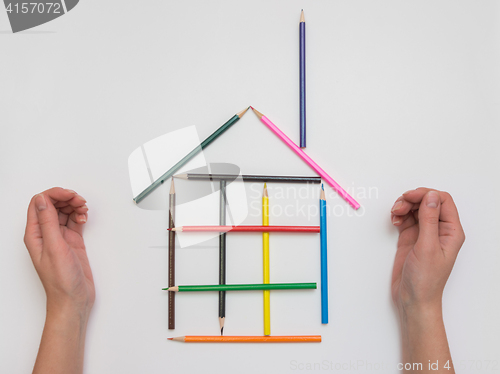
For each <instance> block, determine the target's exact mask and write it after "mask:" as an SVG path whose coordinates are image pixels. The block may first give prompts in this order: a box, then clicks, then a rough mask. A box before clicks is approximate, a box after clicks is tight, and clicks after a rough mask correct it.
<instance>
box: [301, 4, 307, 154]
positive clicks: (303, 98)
mask: <svg viewBox="0 0 500 374" xmlns="http://www.w3.org/2000/svg"><path fill="white" fill-rule="evenodd" d="M299 61H300V62H299V64H300V68H299V70H300V73H299V80H300V105H299V106H300V148H305V147H306V21H305V19H304V10H302V12H301V13H300V22H299Z"/></svg>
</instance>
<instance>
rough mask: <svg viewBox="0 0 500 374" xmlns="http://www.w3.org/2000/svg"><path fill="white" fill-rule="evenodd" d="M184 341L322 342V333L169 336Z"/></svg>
mask: <svg viewBox="0 0 500 374" xmlns="http://www.w3.org/2000/svg"><path fill="white" fill-rule="evenodd" d="M168 340H174V341H177V342H184V343H321V335H298V336H294V335H286V336H219V335H213V336H207V335H186V336H178V337H176V338H168Z"/></svg>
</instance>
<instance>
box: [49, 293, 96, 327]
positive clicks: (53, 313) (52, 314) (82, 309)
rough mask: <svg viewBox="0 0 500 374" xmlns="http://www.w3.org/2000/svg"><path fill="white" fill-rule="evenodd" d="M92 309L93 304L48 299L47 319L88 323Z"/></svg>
mask: <svg viewBox="0 0 500 374" xmlns="http://www.w3.org/2000/svg"><path fill="white" fill-rule="evenodd" d="M91 309H92V306H91V305H86V304H84V305H82V304H80V303H73V302H71V301H60V300H57V301H56V300H50V299H47V320H49V319H51V320H57V321H59V322H62V323H64V322H75V323H76V322H78V323H80V324H86V323H87V321H88V319H89V315H90V310H91Z"/></svg>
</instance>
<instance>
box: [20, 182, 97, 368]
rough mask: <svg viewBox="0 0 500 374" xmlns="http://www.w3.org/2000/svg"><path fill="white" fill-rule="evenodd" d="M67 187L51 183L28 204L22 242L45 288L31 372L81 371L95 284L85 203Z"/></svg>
mask: <svg viewBox="0 0 500 374" xmlns="http://www.w3.org/2000/svg"><path fill="white" fill-rule="evenodd" d="M85 203H86V201H85V199H84V198H83V197H81V196H80V195H78V194H77V193H76V192H74V191H72V190H66V189H63V188H59V187H56V188H51V189H49V190H47V191H44V192H42V193H41V194H38V195H35V196H34V197H33V198H32V199H31V202H30V204H29V207H28V219H27V224H26V232H25V236H24V242H25V244H26V248H27V249H28V252H29V254H30V256H31V259H32V261H33V265H34V266H35V269H36V271H37V273H38V275H39V277H40V280H41V281H42V284H43V287H44V288H45V292H46V294H47V315H46V320H45V327H44V330H43V334H42V339H41V343H40V349H39V351H38V356H37V358H36V362H35V366H34V369H33V373H36V374H42V373H43V374H45V373H51V374H59V373H65V374H73V373H75V374H76V373H82V372H83V353H84V347H85V333H86V328H87V322H88V318H89V314H90V311H91V309H92V305H93V304H94V300H95V288H94V281H93V278H92V271H91V269H90V265H89V261H88V258H87V253H86V251H85V244H84V243H83V237H82V230H83V226H84V224H85V222H87V212H88V207H87V205H86V204H85Z"/></svg>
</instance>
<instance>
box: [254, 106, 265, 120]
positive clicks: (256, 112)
mask: <svg viewBox="0 0 500 374" xmlns="http://www.w3.org/2000/svg"><path fill="white" fill-rule="evenodd" d="M251 108H252V110H253V112H254V113H255V115H256V116H257V117H259V119H261V118H262V117H263V116H264V115H263V114H262V113H261V112H259V111H258V110H257V109H255V108H254V107H251Z"/></svg>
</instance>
